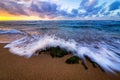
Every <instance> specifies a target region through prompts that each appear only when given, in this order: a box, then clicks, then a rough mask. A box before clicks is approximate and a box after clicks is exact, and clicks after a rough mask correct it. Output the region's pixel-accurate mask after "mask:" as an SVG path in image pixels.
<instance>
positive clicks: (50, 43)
mask: <svg viewBox="0 0 120 80" xmlns="http://www.w3.org/2000/svg"><path fill="white" fill-rule="evenodd" d="M118 44H119V43H117V44H114V46H113V45H112V44H111V45H110V44H107V43H106V42H104V41H101V42H97V43H91V44H87V43H78V42H76V41H74V40H72V39H69V40H64V39H61V38H58V37H56V36H48V35H45V36H38V35H33V36H30V35H27V36H25V37H24V38H21V39H19V40H16V41H14V42H12V43H10V44H7V45H6V46H5V48H9V50H10V52H12V53H13V54H16V55H19V56H25V57H28V58H29V57H31V56H32V55H34V54H35V52H36V51H37V50H45V49H46V48H48V47H57V46H59V47H61V48H65V49H66V50H67V51H71V52H72V54H73V55H76V56H78V57H80V58H81V59H82V60H83V61H84V62H85V61H86V58H85V57H86V56H87V57H89V58H90V59H91V61H93V62H94V63H96V64H98V65H99V66H100V67H101V68H102V69H103V70H104V71H106V72H111V73H115V72H116V71H119V72H120V48H119V46H117V45H118Z"/></svg>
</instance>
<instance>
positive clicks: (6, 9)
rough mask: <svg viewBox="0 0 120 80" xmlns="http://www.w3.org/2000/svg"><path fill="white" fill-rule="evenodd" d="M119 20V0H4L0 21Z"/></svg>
mask: <svg viewBox="0 0 120 80" xmlns="http://www.w3.org/2000/svg"><path fill="white" fill-rule="evenodd" d="M116 17H117V19H119V20H120V1H119V0H109V1H108V0H107V1H105V0H4V1H0V21H3V20H56V19H57V20H59V19H63V20H66V19H72V20H73V19H77V20H79V19H83V20H85V19H91V20H92V19H104V20H106V19H111V20H116Z"/></svg>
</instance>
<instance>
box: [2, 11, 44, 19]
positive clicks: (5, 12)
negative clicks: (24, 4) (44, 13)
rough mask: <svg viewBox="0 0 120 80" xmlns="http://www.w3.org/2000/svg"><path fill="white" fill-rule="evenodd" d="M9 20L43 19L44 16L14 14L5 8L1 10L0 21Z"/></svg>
mask: <svg viewBox="0 0 120 80" xmlns="http://www.w3.org/2000/svg"><path fill="white" fill-rule="evenodd" d="M7 20H43V18H40V17H38V16H34V15H33V16H25V15H13V14H10V13H8V12H7V11H4V10H2V11H0V21H7Z"/></svg>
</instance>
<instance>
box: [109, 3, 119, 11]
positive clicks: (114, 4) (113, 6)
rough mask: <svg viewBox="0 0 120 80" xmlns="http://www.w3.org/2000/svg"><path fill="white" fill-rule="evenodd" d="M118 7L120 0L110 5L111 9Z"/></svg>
mask: <svg viewBox="0 0 120 80" xmlns="http://www.w3.org/2000/svg"><path fill="white" fill-rule="evenodd" d="M116 9H120V1H115V2H113V3H112V4H111V5H110V6H109V10H110V11H112V10H116Z"/></svg>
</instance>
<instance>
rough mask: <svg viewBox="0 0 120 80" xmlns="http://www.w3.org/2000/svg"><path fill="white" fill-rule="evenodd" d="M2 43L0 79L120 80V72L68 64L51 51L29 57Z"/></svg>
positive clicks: (0, 47) (0, 50) (88, 63)
mask: <svg viewBox="0 0 120 80" xmlns="http://www.w3.org/2000/svg"><path fill="white" fill-rule="evenodd" d="M4 45H5V44H0V80H120V73H118V74H117V75H112V74H108V73H105V72H103V71H101V69H100V68H98V67H97V68H94V67H93V66H92V64H91V63H90V62H87V66H88V70H86V69H85V68H84V66H83V65H81V62H80V64H66V63H65V60H66V59H67V58H69V57H70V56H71V55H67V56H65V57H63V58H52V57H51V56H50V55H49V53H46V54H41V55H39V56H33V57H31V58H29V59H27V58H24V57H20V56H17V55H14V54H11V53H10V52H9V51H8V49H4V48H3V47H4Z"/></svg>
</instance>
